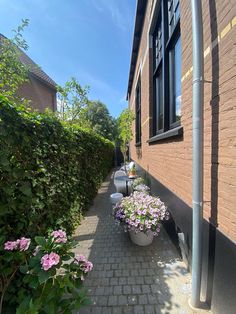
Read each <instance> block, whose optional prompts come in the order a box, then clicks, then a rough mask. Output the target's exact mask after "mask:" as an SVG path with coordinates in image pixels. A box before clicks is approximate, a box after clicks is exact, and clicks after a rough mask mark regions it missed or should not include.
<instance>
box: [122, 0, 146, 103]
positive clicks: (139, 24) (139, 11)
mask: <svg viewBox="0 0 236 314" xmlns="http://www.w3.org/2000/svg"><path fill="white" fill-rule="evenodd" d="M147 3H148V0H137V5H136V13H135V24H134V31H133V43H132V50H131V58H130V70H129V79H128V88H127V94H126V100H128V95H129V92H130V90H131V87H132V84H133V79H134V72H135V67H136V63H137V58H138V51H139V46H140V41H141V35H142V30H143V22H144V17H145V12H146V8H147Z"/></svg>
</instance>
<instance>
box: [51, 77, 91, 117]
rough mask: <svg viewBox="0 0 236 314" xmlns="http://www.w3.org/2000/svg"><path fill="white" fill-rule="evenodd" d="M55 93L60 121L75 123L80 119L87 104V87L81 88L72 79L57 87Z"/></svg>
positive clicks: (73, 78) (74, 79)
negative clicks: (56, 92)
mask: <svg viewBox="0 0 236 314" xmlns="http://www.w3.org/2000/svg"><path fill="white" fill-rule="evenodd" d="M57 91H58V99H59V103H60V117H61V119H62V120H66V121H69V122H71V123H76V122H77V121H78V120H79V119H80V117H81V112H82V109H83V108H84V107H85V106H86V105H87V104H88V101H89V100H88V92H89V87H88V86H85V87H84V88H83V87H82V86H81V85H80V84H79V83H78V81H77V80H76V78H75V77H72V78H71V80H70V81H67V82H66V83H65V85H64V86H57Z"/></svg>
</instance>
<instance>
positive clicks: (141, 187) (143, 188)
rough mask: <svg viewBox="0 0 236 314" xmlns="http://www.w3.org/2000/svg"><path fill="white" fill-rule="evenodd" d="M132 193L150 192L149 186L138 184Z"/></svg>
mask: <svg viewBox="0 0 236 314" xmlns="http://www.w3.org/2000/svg"><path fill="white" fill-rule="evenodd" d="M133 189H134V191H137V192H143V193H149V192H150V188H149V186H147V185H146V184H143V183H141V184H138V185H135V187H133Z"/></svg>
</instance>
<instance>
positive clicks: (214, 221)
mask: <svg viewBox="0 0 236 314" xmlns="http://www.w3.org/2000/svg"><path fill="white" fill-rule="evenodd" d="M202 6H203V33H204V76H205V81H204V206H203V211H204V222H203V259H202V263H203V264H202V267H203V268H202V289H201V294H202V298H203V300H206V301H207V303H208V304H209V305H210V307H211V309H212V311H213V313H219V314H222V313H225V314H233V313H235V308H236V299H235V291H236V271H235V270H236V245H235V244H236V77H235V69H236V68H235V65H236V6H235V1H232V0H221V1H220V0H202ZM191 19H192V16H191V3H190V1H187V0H138V1H137V11H136V19H135V28H134V36H133V45H132V55H131V64H130V72H129V83H128V93H127V98H128V101H129V107H130V108H131V109H132V110H133V111H134V112H135V116H136V119H135V121H134V124H133V133H134V139H133V141H132V142H131V143H130V156H131V158H132V159H133V160H134V161H135V162H136V163H137V165H138V168H139V170H140V171H142V172H143V174H144V175H145V176H147V177H148V178H149V180H150V182H151V190H152V193H154V194H158V195H160V197H161V198H162V199H163V200H164V201H165V202H166V203H167V205H168V208H169V210H170V213H171V215H172V218H173V219H172V220H171V221H170V222H169V224H168V226H167V228H168V229H169V231H170V232H171V233H172V235H173V236H175V237H176V239H177V240H178V241H180V246H181V248H182V253H183V255H184V257H185V258H186V261H187V263H189V266H191V245H192V244H191V241H192V70H193V67H192V33H191V31H192V28H191ZM174 231H175V232H174ZM177 234H178V235H179V237H178V236H177Z"/></svg>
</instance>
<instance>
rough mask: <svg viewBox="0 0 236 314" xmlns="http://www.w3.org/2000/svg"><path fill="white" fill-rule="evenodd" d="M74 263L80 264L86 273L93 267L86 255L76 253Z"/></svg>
mask: <svg viewBox="0 0 236 314" xmlns="http://www.w3.org/2000/svg"><path fill="white" fill-rule="evenodd" d="M74 263H75V264H76V265H80V269H81V270H82V271H83V272H84V273H88V272H90V271H91V270H92V269H93V264H92V263H91V262H90V261H88V260H87V259H86V257H85V256H84V255H76V256H75V260H74Z"/></svg>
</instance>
